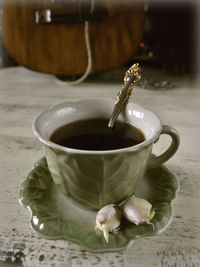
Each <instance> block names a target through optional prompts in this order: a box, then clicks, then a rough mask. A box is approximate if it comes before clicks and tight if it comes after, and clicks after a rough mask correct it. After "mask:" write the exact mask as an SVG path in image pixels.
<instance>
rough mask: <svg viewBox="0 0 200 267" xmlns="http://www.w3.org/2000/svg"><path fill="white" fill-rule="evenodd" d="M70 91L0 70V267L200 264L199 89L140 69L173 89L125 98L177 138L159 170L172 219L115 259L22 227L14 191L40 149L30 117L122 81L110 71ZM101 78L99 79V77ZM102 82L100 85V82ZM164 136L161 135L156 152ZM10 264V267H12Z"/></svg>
mask: <svg viewBox="0 0 200 267" xmlns="http://www.w3.org/2000/svg"><path fill="white" fill-rule="evenodd" d="M111 74H112V75H113V77H110V76H109V75H108V74H105V75H99V76H95V77H92V78H90V79H89V80H87V81H86V82H84V83H82V84H80V85H78V86H76V87H70V86H67V85H66V84H63V83H60V82H58V81H57V80H56V79H55V78H54V77H53V76H51V75H45V74H40V73H36V72H33V71H30V70H27V69H25V68H22V67H14V68H8V69H2V70H0V119H1V120H0V155H1V156H0V266H10V265H11V264H10V263H11V262H13V263H14V266H31V267H32V266H34V267H39V266H45V267H46V266H55V267H57V266H58V267H62V266H63V267H64V266H72V267H75V266H76V267H77V266H83V267H90V266H98V267H102V266H110V267H118V266H121V267H123V266H125V267H130V266H140V267H147V266H154V267H155V266H166V267H167V266H170V267H171V266H181V267H182V266H183V267H186V266H187V267H188V266H191V267H192V266H195V267H196V266H200V239H199V238H200V229H199V226H200V177H199V176H200V175H199V174H200V130H199V129H200V127H199V126H200V90H199V88H198V87H199V83H198V82H194V81H193V80H192V79H191V78H190V77H187V76H183V77H177V76H175V75H167V74H164V73H163V74H162V73H159V72H154V71H152V70H151V69H150V70H148V69H147V70H145V71H144V74H143V75H144V76H145V75H146V76H145V77H151V76H152V75H153V77H155V78H157V79H158V80H159V79H161V80H166V79H167V80H168V81H171V82H172V83H173V84H174V85H176V88H174V89H161V90H159V89H157V90H152V89H151V90H149V89H145V88H143V89H142V88H139V87H136V88H135V90H134V94H133V95H132V100H133V98H134V101H135V102H137V103H138V104H141V105H143V106H145V107H146V108H148V109H151V110H153V111H155V112H156V113H158V114H159V115H160V117H161V119H162V121H163V123H164V124H170V125H172V126H174V127H175V128H176V129H177V130H178V131H179V133H180V136H181V146H180V148H179V150H178V152H177V153H176V155H175V156H174V157H173V158H172V159H170V160H169V161H168V162H167V164H166V165H167V166H168V167H169V168H170V170H171V171H172V172H174V173H175V174H176V175H177V178H178V180H179V181H180V186H181V187H180V190H179V192H178V194H177V197H176V199H175V201H174V202H173V215H174V216H173V220H172V222H171V224H170V226H169V227H168V229H167V230H165V231H164V232H163V233H162V234H160V235H157V236H152V237H145V238H144V237H143V238H139V239H138V240H136V241H135V243H134V244H133V245H132V246H131V247H130V248H129V249H128V250H126V251H125V252H124V253H123V254H120V253H104V254H93V253H89V252H86V251H84V250H83V249H81V248H80V247H79V246H78V245H75V244H73V243H71V242H67V241H63V240H58V241H52V240H46V239H44V238H41V237H39V236H38V234H37V233H35V232H34V231H33V230H32V229H31V228H30V225H29V219H30V214H29V212H28V210H27V209H25V208H23V207H21V206H20V205H19V202H18V194H19V189H20V186H21V184H22V182H23V181H24V179H25V177H26V175H27V174H28V173H29V171H30V170H31V169H32V168H33V164H34V162H36V161H37V160H38V159H39V158H41V157H42V156H43V149H42V146H41V145H40V144H39V142H38V141H37V140H36V138H35V137H34V135H33V133H32V129H31V124H32V120H33V118H34V117H35V116H36V115H37V114H38V113H39V112H41V111H43V110H44V109H46V108H47V107H49V106H51V105H54V104H57V103H59V102H62V101H64V100H65V99H69V98H70V99H74V98H81V97H87V96H105V97H115V95H116V94H117V92H118V90H119V89H120V87H121V84H122V80H121V78H120V77H122V76H118V74H116V73H115V72H113V73H112V72H111ZM103 78H104V79H103ZM101 79H102V80H101ZM167 142H168V139H165V138H164V137H162V138H161V143H160V146H159V147H157V148H156V149H157V152H161V151H162V149H164V147H166V143H167ZM12 266H13V265H12Z"/></svg>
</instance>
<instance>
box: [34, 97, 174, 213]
mask: <svg viewBox="0 0 200 267" xmlns="http://www.w3.org/2000/svg"><path fill="white" fill-rule="evenodd" d="M114 103H115V100H113V99H109V98H84V99H78V100H71V101H70V100H69V101H66V102H64V103H61V104H58V105H56V106H53V107H51V108H49V109H47V110H46V111H44V112H42V113H40V114H39V115H38V116H37V117H36V118H35V120H34V121H33V131H34V134H35V135H36V137H37V138H38V139H39V140H40V141H41V143H42V144H43V145H44V148H45V155H46V160H47V164H48V168H49V172H50V174H51V176H52V179H53V181H54V184H55V185H56V187H57V189H58V190H59V192H60V193H62V194H63V195H65V196H66V197H67V198H70V199H71V200H72V201H74V203H76V204H77V205H80V206H81V207H83V208H86V209H95V210H97V209H100V208H102V207H103V206H105V205H106V204H110V203H115V204H119V203H121V202H122V201H124V200H125V199H127V198H128V197H130V196H131V195H133V194H134V193H135V191H136V189H137V186H138V184H139V182H140V180H141V179H142V177H143V176H144V174H145V172H146V170H147V168H155V167H158V166H160V165H162V164H163V163H164V162H166V161H167V160H169V159H170V158H171V157H172V156H173V155H174V154H175V152H176V151H177V149H178V146H179V134H178V133H177V131H176V130H175V129H174V128H173V127H171V126H169V125H162V123H161V120H160V118H159V117H158V116H157V115H156V114H155V113H153V112H152V111H150V110H147V109H145V108H143V107H142V106H140V105H137V104H135V103H131V102H129V103H128V104H127V105H126V107H125V108H124V110H123V111H122V112H121V113H120V115H119V118H118V120H120V121H124V122H127V123H129V124H131V125H134V126H135V127H137V128H138V129H140V130H141V131H142V133H143V134H144V137H145V140H144V141H143V142H141V143H139V144H137V145H133V146H130V147H125V148H120V149H113V150H112V149H111V150H83V149H74V148H69V147H65V146H62V145H59V144H56V143H55V142H52V141H51V140H50V139H51V135H52V134H53V132H55V130H56V129H58V128H59V127H61V126H63V125H66V124H69V123H72V122H75V121H78V120H84V119H89V118H107V119H109V118H110V116H111V114H112V109H113V106H114ZM161 134H167V135H169V136H170V137H171V143H170V145H169V147H168V148H167V149H166V151H165V152H164V153H163V154H161V155H159V156H155V155H153V154H152V148H153V144H154V143H155V142H157V141H158V139H159V137H160V135H161ZM155 179H156V177H155Z"/></svg>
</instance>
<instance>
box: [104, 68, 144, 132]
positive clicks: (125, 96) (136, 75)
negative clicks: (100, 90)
mask: <svg viewBox="0 0 200 267" xmlns="http://www.w3.org/2000/svg"><path fill="white" fill-rule="evenodd" d="M140 79H141V69H140V66H139V64H138V63H135V64H133V65H132V66H131V67H130V68H129V69H128V70H127V72H126V73H125V76H124V84H123V86H122V88H121V90H120V91H119V93H118V94H117V98H116V101H115V106H114V109H113V112H112V115H111V118H110V121H109V123H108V127H111V128H112V127H113V126H114V123H115V121H116V119H117V117H118V116H119V113H120V112H121V110H122V109H123V107H124V106H125V105H126V103H127V102H128V100H129V97H130V95H131V93H132V89H133V86H134V85H135V84H136V83H137V82H138V81H139V80H140Z"/></svg>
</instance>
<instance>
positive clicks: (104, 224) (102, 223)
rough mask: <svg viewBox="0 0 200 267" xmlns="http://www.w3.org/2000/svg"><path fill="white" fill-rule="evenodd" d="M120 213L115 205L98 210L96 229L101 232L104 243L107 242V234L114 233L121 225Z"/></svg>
mask: <svg viewBox="0 0 200 267" xmlns="http://www.w3.org/2000/svg"><path fill="white" fill-rule="evenodd" d="M121 217H122V212H121V210H120V209H119V208H118V207H117V206H116V205H115V204H109V205H106V206H104V207H103V208H102V209H100V210H99V211H98V213H97V215H96V227H95V228H96V229H99V230H100V231H102V232H103V235H104V238H105V241H106V242H107V243H108V242H109V232H112V233H115V232H116V231H117V230H118V229H119V226H120V223H121Z"/></svg>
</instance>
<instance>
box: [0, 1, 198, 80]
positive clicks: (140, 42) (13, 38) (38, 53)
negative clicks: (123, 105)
mask: <svg viewBox="0 0 200 267" xmlns="http://www.w3.org/2000/svg"><path fill="white" fill-rule="evenodd" d="M0 8H1V24H0V25H1V28H0V48H1V49H0V67H1V68H5V67H9V66H17V65H22V66H25V67H27V68H30V69H33V70H36V71H40V72H44V73H51V74H53V75H55V76H57V77H58V78H60V79H65V78H66V79H72V80H73V79H76V78H77V77H79V76H80V75H82V74H83V73H84V72H85V70H86V68H87V65H88V57H89V56H91V60H92V68H91V69H90V74H91V75H92V74H97V73H102V72H103V73H109V71H110V70H113V69H116V68H121V67H129V66H130V65H131V64H133V63H134V62H139V63H140V64H141V65H142V66H144V67H145V66H147V67H152V68H158V69H159V70H163V71H165V72H170V73H177V74H192V75H193V74H194V75H196V74H197V73H198V71H199V66H198V62H199V52H198V51H199V21H198V17H199V16H198V15H199V14H198V13H199V3H198V1H187V2H186V1H179V2H174V1H148V0H147V1H130V0H129V1H127V0H124V1H120V2H119V1H114V0H113V1H111V0H108V1H106V0H102V1H101V0H97V1H96V0H87V1H83V0H82V1H81V0H41V1H39V0H35V1H34V0H32V1H28V0H21V1H19V0H18V1H17V0H7V1H4V2H3V1H2V2H0ZM85 21H88V23H89V24H88V28H86V25H85ZM87 34H88V35H87ZM87 37H88V38H89V45H90V47H89V48H88V47H87V42H86V39H87ZM88 49H90V51H88ZM89 52H90V54H88V53H89Z"/></svg>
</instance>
